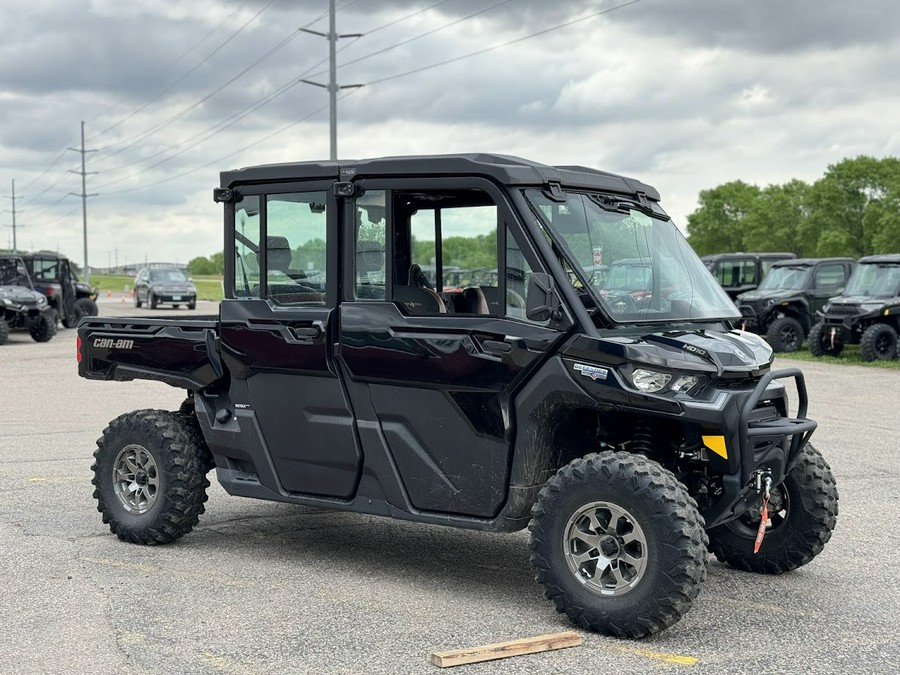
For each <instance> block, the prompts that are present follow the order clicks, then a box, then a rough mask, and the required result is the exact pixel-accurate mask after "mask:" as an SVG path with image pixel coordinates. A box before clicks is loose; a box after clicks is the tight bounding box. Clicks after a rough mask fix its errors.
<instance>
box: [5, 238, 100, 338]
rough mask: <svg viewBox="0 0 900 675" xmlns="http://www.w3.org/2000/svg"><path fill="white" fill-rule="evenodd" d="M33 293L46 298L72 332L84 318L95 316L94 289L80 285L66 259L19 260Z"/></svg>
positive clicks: (44, 255)
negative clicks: (29, 277)
mask: <svg viewBox="0 0 900 675" xmlns="http://www.w3.org/2000/svg"><path fill="white" fill-rule="evenodd" d="M22 260H23V261H24V262H25V266H26V267H27V268H28V274H29V275H30V276H31V281H32V283H33V284H34V288H35V290H36V291H39V292H40V293H43V294H44V295H45V296H47V302H48V303H49V304H50V306H51V307H52V308H53V309H54V310H56V313H57V314H58V315H59V318H60V320H61V321H62V325H63V326H65V327H66V328H74V327H75V326H76V325H78V320H79V319H81V317H83V316H97V314H98V311H97V289H96V288H94V287H93V286H91V285H90V284H88V283H86V282H84V281H80V280H79V279H78V276H77V275H76V274H75V271H74V270H73V269H72V266H71V263H70V262H69V259H68V258H66V256H64V255H60V254H59V253H56V252H54V251H37V252H35V253H29V254H27V255H23V256H22Z"/></svg>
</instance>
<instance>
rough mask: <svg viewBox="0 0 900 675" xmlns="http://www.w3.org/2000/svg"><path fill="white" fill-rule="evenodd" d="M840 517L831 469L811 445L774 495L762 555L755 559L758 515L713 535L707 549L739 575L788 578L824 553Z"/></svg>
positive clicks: (754, 511) (753, 513) (756, 512)
mask: <svg viewBox="0 0 900 675" xmlns="http://www.w3.org/2000/svg"><path fill="white" fill-rule="evenodd" d="M837 515H838V492H837V485H836V484H835V481H834V476H833V475H832V473H831V468H830V467H829V466H828V463H827V462H826V461H825V459H824V458H823V457H822V455H821V454H819V451H818V450H816V449H815V448H814V447H813V446H812V445H811V444H809V443H807V444H806V445H805V446H804V448H803V449H802V450H801V451H800V456H799V457H798V458H797V462H796V464H794V468H793V469H792V470H791V472H790V473H789V474H788V476H787V478H785V479H784V482H783V483H782V484H781V485H779V486H778V487H777V488H773V489H772V496H771V498H770V502H769V525H768V526H767V527H766V535H765V538H764V539H763V543H762V546H761V547H760V549H759V553H753V543H754V541H755V539H756V532H757V528H758V527H759V520H760V517H759V509H752V510H751V512H750V513H749V514H748V515H746V516H744V517H741V518H738V519H736V520H733V521H730V522H728V523H725V524H724V525H719V526H718V527H714V528H713V529H711V530H710V531H709V548H710V550H711V551H712V552H713V553H715V555H716V557H717V558H718V559H719V560H721V561H723V562H725V563H726V564H728V565H730V566H731V567H734V568H736V569H739V570H744V571H747V572H758V573H760V574H782V573H784V572H790V571H791V570H795V569H797V568H798V567H800V566H801V565H805V564H806V563H808V562H809V561H810V560H812V559H813V558H815V557H816V556H817V555H818V554H819V553H821V552H822V549H823V548H824V547H825V544H826V543H827V542H828V540H829V539H831V533H832V531H833V530H834V526H835V523H836V522H837Z"/></svg>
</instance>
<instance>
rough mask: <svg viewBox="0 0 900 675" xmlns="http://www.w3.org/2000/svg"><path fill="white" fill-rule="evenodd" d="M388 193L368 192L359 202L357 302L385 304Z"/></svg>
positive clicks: (357, 218) (356, 263)
mask: <svg viewBox="0 0 900 675" xmlns="http://www.w3.org/2000/svg"><path fill="white" fill-rule="evenodd" d="M386 227H387V222H386V219H385V193H384V190H373V191H371V192H366V193H365V194H364V195H363V196H361V197H360V198H359V199H357V200H356V257H355V261H354V265H355V270H354V271H355V279H356V298H357V299H359V300H384V298H385V293H384V288H385V252H384V251H385V247H384V244H385V234H386Z"/></svg>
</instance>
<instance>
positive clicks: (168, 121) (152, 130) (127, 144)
mask: <svg viewBox="0 0 900 675" xmlns="http://www.w3.org/2000/svg"><path fill="white" fill-rule="evenodd" d="M274 1H275V0H269V2H268V3H267V4H266V5H264V6H263V8H262V9H260V10H259V11H258V12H257V13H256V14H254V15H253V16H252V17H251V18H250V19H249V20H248V21H247V22H246V23H245V24H244V25H243V26H241V30H243V29H244V28H246V27H247V26H248V25H250V24H251V23H252V22H253V21H254V20H255V19H256V18H257V17H258V16H259V15H260V14H262V12H263V11H264V10H265V9H266V8H267V7H268V6H269V5H271V4H272V3H273V2H274ZM297 34H298V33H297V32H296V31H295V32H294V33H291V34H290V35H288V37H286V38H285V39H284V40H282V41H281V42H279V43H278V44H277V45H275V46H274V47H272V48H270V49H269V51H267V52H266V53H265V54H263V55H262V56H261V57H260V58H258V59H257V60H256V61H254V62H253V63H251V64H250V65H249V66H247V67H246V68H244V69H243V70H242V71H240V72H239V73H238V74H237V75H235V76H234V77H232V78H231V79H229V80H228V81H226V82H225V83H224V84H222V85H221V86H219V87H217V88H216V89H213V91H211V92H210V93H209V94H207V95H206V96H204V97H203V98H201V99H200V100H199V101H196V102H195V103H193V104H191V105H189V106H188V107H187V108H184V109H183V110H181V112H179V113H177V114H175V115H172V116H171V117H169V118H167V119H165V120H163V121H162V122H160V123H159V124H157V125H155V126H153V127H151V128H150V129H149V130H147V131H145V132H143V133H141V134H138V135H137V136H133V137H132V138H129V139H125V140H123V141H119V142H117V143H113V144H111V145H108V146H106V147H103V148H100V151H101V152H104V153H106V152H107V151H108V150H110V149H111V148H118V149H117V150H114V151H112V152H109V153H108V154H105V156H104V159H109V158H110V157H114V156H116V155H118V154H120V153H121V152H123V151H124V150H126V149H128V148H130V147H131V146H133V145H134V144H135V143H138V142H139V141H142V140H144V139H145V138H149V137H150V136H152V135H154V134H155V133H156V132H158V131H161V130H162V129H164V128H166V127H167V126H169V125H170V124H172V123H173V122H174V121H176V120H178V119H180V118H182V117H184V116H185V115H186V114H187V113H189V112H190V111H191V110H193V109H194V108H196V107H198V106H199V105H201V104H203V103H205V102H206V101H208V100H209V99H210V98H212V97H213V96H215V95H216V94H218V93H219V92H220V91H222V90H223V89H224V88H225V87H227V86H228V85H229V84H232V83H233V82H234V81H235V80H237V79H238V78H240V77H242V76H243V75H245V74H246V73H247V72H249V71H250V70H251V69H253V68H255V67H256V66H258V65H259V64H260V63H261V62H262V61H263V60H265V59H266V58H268V57H269V56H271V55H272V54H274V53H275V52H277V51H278V50H279V49H281V48H282V47H284V46H285V45H286V44H287V43H288V42H290V41H291V40H293V39H294V38H296V37H297ZM222 46H224V45H222Z"/></svg>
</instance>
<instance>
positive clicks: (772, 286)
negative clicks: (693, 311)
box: [735, 258, 855, 352]
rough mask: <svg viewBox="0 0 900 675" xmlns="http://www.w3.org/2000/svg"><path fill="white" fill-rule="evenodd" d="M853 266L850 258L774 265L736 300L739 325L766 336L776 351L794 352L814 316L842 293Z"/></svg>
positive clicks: (815, 259) (793, 261)
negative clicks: (761, 278) (758, 283)
mask: <svg viewBox="0 0 900 675" xmlns="http://www.w3.org/2000/svg"><path fill="white" fill-rule="evenodd" d="M854 264H855V263H854V262H853V260H852V259H851V258H801V259H797V260H782V261H780V262H776V263H774V264H773V265H772V267H771V269H770V270H769V273H768V274H767V275H766V276H765V278H764V279H763V280H762V283H760V285H759V287H758V288H757V289H756V290H755V291H749V292H747V293H741V294H740V295H739V296H738V297H737V300H736V301H735V302H736V303H737V306H738V308H739V309H740V311H741V320H740V324H739V325H740V326H741V327H742V328H744V329H745V330H749V331H753V332H754V333H759V334H760V335H765V336H766V340H768V342H769V344H770V345H771V346H772V349H774V350H775V351H776V352H795V351H797V350H798V349H800V346H801V345H802V344H803V339H804V338H805V337H806V336H807V335H808V334H809V330H810V328H812V326H813V324H814V323H815V322H816V321H817V320H818V319H817V313H818V312H819V311H820V310H821V309H822V307H824V306H825V304H826V303H827V302H828V300H829V299H830V298H833V297H834V296H836V295H839V294H840V293H841V292H842V291H843V290H844V285H845V284H846V283H847V279H849V278H850V274H851V272H852V271H853V266H854Z"/></svg>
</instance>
